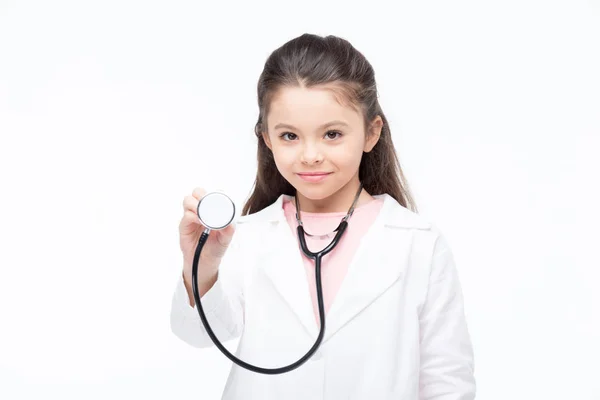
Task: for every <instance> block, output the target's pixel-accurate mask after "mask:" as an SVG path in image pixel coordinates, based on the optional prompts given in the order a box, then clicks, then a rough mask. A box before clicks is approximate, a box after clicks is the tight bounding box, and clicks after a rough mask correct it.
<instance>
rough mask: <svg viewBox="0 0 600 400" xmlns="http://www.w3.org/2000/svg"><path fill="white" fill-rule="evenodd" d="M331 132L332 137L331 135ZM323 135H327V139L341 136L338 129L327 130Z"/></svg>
mask: <svg viewBox="0 0 600 400" xmlns="http://www.w3.org/2000/svg"><path fill="white" fill-rule="evenodd" d="M332 134H333V137H332V136H331V135H332ZM325 136H327V137H328V138H329V139H332V140H333V139H337V138H338V136H342V132H339V131H327V133H326V134H325Z"/></svg>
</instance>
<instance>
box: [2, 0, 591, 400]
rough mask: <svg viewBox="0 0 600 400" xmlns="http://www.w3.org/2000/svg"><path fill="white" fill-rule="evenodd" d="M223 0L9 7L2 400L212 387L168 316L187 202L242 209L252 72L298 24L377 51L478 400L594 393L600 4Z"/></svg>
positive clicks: (218, 358) (251, 170)
mask: <svg viewBox="0 0 600 400" xmlns="http://www.w3.org/2000/svg"><path fill="white" fill-rule="evenodd" d="M216 3H218V2H215V1H211V2H202V1H181V0H171V1H165V0H163V1H133V0H126V1H125V0H119V1H115V0H111V1H107V0H105V1H97V2H91V1H0V133H1V142H0V174H1V175H0V176H1V182H0V190H1V196H0V202H1V207H0V235H1V237H0V398H2V399H10V400H14V399H33V398H45V399H61V400H66V399H86V400H92V399H137V398H144V399H172V398H204V399H218V398H220V394H221V392H222V389H223V386H224V384H225V380H226V378H227V373H228V371H229V367H230V365H231V363H230V362H229V360H227V359H226V358H225V356H223V355H221V353H219V352H218V350H217V349H216V348H212V349H204V350H199V349H196V348H193V347H190V346H188V345H187V344H185V343H184V342H182V341H180V340H179V339H177V338H176V337H175V336H174V335H173V334H172V333H171V331H170V327H169V312H170V306H171V296H172V293H173V290H174V288H175V283H176V280H177V279H179V277H180V274H181V262H182V259H181V254H180V251H179V243H178V230H177V228H178V223H179V219H180V217H181V215H182V213H183V208H182V204H181V203H182V201H183V198H184V196H185V195H187V194H191V191H192V190H193V189H194V188H195V187H196V186H204V187H205V188H207V189H223V190H225V191H227V192H228V193H229V194H230V195H231V196H232V197H233V198H234V200H235V201H236V203H237V205H238V208H240V209H241V206H242V205H243V203H244V200H245V199H246V198H247V196H248V195H249V194H250V190H251V188H252V184H253V180H254V176H255V171H256V163H255V158H256V157H255V152H256V139H255V137H254V134H253V128H254V124H255V122H256V119H257V111H258V108H257V104H256V82H257V80H258V76H259V74H260V72H261V70H262V67H263V64H264V61H265V60H266V58H267V57H268V55H269V54H270V52H271V51H273V50H274V49H275V48H277V47H279V46H281V45H282V44H283V43H285V42H286V41H288V40H290V39H292V38H293V37H296V36H298V35H300V34H302V33H305V32H310V33H317V34H322V35H326V34H334V35H338V36H342V37H344V38H346V39H348V40H349V41H350V42H352V43H353V45H354V46H355V47H357V48H358V49H359V50H360V51H361V52H363V53H364V54H365V56H366V57H367V58H368V59H369V61H370V62H371V63H372V65H373V66H374V68H375V71H376V78H377V81H378V85H379V91H380V102H381V104H382V107H383V110H384V112H385V113H386V115H387V116H388V118H389V121H390V125H391V129H392V134H393V137H394V141H395V143H396V146H397V149H398V153H399V157H400V160H401V163H402V165H403V168H404V171H405V173H406V175H407V177H408V180H409V184H410V186H411V188H412V190H413V193H414V195H415V197H416V200H417V204H418V206H419V211H420V213H421V214H423V215H424V216H426V217H428V218H430V219H431V220H433V221H434V222H435V223H436V224H437V225H438V226H439V228H440V229H442V231H443V232H444V233H445V234H446V236H447V237H448V240H449V242H450V243H451V246H452V249H453V251H454V254H455V258H456V261H457V265H458V268H459V273H460V276H461V281H462V284H463V290H464V294H465V302H466V303H465V307H466V310H467V317H468V322H469V328H470V332H471V335H472V339H473V344H474V348H475V357H476V359H475V367H476V378H477V383H478V396H477V398H478V399H486V400H500V399H503V400H504V399H511V400H521V399H522V400H531V399H546V400H551V399H556V400H564V399H578V400H591V399H596V400H598V399H600V380H599V379H598V374H599V372H600V362H599V358H600V344H599V343H598V339H600V322H599V320H600V318H599V316H598V315H599V314H600V312H599V311H598V308H599V306H600V294H599V292H598V284H599V281H600V272H599V271H600V261H599V257H598V252H599V250H598V243H599V242H600V234H599V232H600V229H599V225H600V214H599V212H598V207H599V206H600V201H599V200H600V196H599V194H598V190H599V189H598V186H599V185H598V180H599V178H598V172H599V171H600V165H599V164H600V162H599V161H598V151H599V149H600V139H599V136H600V73H599V71H600V5H599V4H598V1H574V0H565V1H523V0H519V1H516V0H511V1H507V0H503V1H494V2H491V1H485V2H484V1H435V2H432V1H427V2H425V1H423V2H418V3H417V2H410V3H409V2H402V3H398V2H381V1H368V2H364V1H360V2H355V3H352V2H348V1H343V2H342V1H339V2H325V1H318V2H306V1H303V2H289V3H288V2H282V1H271V2H253V3H250V2H238V3H237V4H235V3H231V2H226V3H223V4H222V5H216ZM234 345H235V342H229V343H228V347H229V348H233V346H234ZM246 361H249V362H252V360H246Z"/></svg>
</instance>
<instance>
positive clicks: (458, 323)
mask: <svg viewBox="0 0 600 400" xmlns="http://www.w3.org/2000/svg"><path fill="white" fill-rule="evenodd" d="M419 322H420V330H421V333H420V339H421V369H420V400H472V399H474V398H475V378H474V375H473V371H474V361H473V348H472V344H471V339H470V337H469V332H468V329H467V323H466V319H465V314H464V307H463V295H462V289H461V286H460V282H459V278H458V273H457V270H456V266H455V264H454V258H453V255H452V252H451V250H450V249H449V247H448V245H447V243H446V241H445V239H444V237H443V236H441V235H440V236H439V237H438V240H437V243H436V245H435V249H434V254H433V258H432V264H431V271H430V277H429V286H428V291H427V297H426V300H425V303H424V305H423V308H422V309H421V312H420V314H419Z"/></svg>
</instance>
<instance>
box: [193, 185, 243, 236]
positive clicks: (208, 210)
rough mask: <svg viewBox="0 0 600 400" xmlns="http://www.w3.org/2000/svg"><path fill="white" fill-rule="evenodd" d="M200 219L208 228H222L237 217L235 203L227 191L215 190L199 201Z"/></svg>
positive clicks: (208, 229)
mask: <svg viewBox="0 0 600 400" xmlns="http://www.w3.org/2000/svg"><path fill="white" fill-rule="evenodd" d="M196 211H197V214H198V219H199V220H200V222H201V223H202V225H204V226H205V227H206V229H207V231H210V230H220V229H224V228H226V227H227V225H229V224H230V223H231V222H232V221H233V218H234V217H235V204H234V203H233V200H231V198H230V197H229V196H227V195H226V194H225V193H222V192H219V191H215V192H210V193H208V194H206V195H205V196H204V197H203V198H201V199H200V201H199V202H198V208H197V210H196Z"/></svg>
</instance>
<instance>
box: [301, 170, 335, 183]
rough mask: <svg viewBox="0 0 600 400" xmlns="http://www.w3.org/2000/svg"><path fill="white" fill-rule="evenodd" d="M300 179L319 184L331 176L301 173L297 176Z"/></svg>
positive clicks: (328, 173) (322, 173)
mask: <svg viewBox="0 0 600 400" xmlns="http://www.w3.org/2000/svg"><path fill="white" fill-rule="evenodd" d="M297 175H298V176H299V177H300V179H302V180H304V181H307V182H320V181H322V180H324V179H325V178H327V176H329V175H331V172H303V173H298V174H297Z"/></svg>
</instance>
